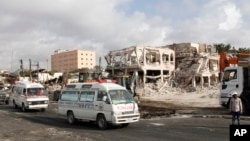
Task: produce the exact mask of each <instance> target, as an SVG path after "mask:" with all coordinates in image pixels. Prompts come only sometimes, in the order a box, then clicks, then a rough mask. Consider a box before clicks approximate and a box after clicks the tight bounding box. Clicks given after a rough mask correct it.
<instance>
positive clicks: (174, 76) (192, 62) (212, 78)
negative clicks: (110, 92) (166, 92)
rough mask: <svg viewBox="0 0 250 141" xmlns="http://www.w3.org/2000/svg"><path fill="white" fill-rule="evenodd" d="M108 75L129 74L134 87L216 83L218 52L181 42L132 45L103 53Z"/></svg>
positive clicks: (206, 47) (207, 47)
mask: <svg viewBox="0 0 250 141" xmlns="http://www.w3.org/2000/svg"><path fill="white" fill-rule="evenodd" d="M105 59H106V62H107V67H106V71H107V72H108V73H109V74H110V75H111V76H114V75H129V76H131V79H132V80H131V82H135V85H136V86H137V87H141V88H143V87H145V85H146V84H147V83H155V82H157V81H160V82H161V83H165V84H169V85H170V86H172V87H181V88H185V87H187V86H190V85H191V86H192V87H196V86H197V85H201V87H203V86H204V85H205V84H206V85H207V86H210V85H211V84H214V83H217V82H218V77H219V76H218V74H219V55H218V53H217V51H216V49H215V48H214V47H213V46H211V45H206V44H197V43H181V44H172V45H166V46H160V47H149V46H147V47H143V46H132V47H128V48H124V49H121V50H115V51H110V52H109V53H108V54H107V55H106V56H105Z"/></svg>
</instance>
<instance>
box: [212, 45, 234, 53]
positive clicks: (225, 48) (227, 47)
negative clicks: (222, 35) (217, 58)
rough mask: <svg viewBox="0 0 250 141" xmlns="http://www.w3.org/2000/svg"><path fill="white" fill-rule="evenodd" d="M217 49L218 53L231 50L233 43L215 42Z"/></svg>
mask: <svg viewBox="0 0 250 141" xmlns="http://www.w3.org/2000/svg"><path fill="white" fill-rule="evenodd" d="M214 46H215V48H216V50H217V51H218V53H219V54H220V53H222V52H229V51H230V49H231V45H230V44H226V45H225V44H223V43H220V44H214Z"/></svg>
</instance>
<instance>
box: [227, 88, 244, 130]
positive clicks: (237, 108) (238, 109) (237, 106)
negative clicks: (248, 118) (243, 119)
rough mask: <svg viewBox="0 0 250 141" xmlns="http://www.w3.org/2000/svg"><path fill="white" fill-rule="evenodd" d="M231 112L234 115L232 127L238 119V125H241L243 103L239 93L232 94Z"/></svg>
mask: <svg viewBox="0 0 250 141" xmlns="http://www.w3.org/2000/svg"><path fill="white" fill-rule="evenodd" d="M229 106H230V112H231V113H232V125H235V120H236V119H237V122H238V125H240V114H241V113H242V102H241V99H240V98H239V97H238V93H237V92H233V93H232V98H231V100H230V105H229Z"/></svg>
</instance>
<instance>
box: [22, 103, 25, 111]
mask: <svg viewBox="0 0 250 141" xmlns="http://www.w3.org/2000/svg"><path fill="white" fill-rule="evenodd" d="M22 111H23V112H25V111H26V108H25V105H24V104H22Z"/></svg>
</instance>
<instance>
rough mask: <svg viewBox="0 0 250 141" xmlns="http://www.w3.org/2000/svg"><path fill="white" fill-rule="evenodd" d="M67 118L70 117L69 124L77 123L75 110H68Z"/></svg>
mask: <svg viewBox="0 0 250 141" xmlns="http://www.w3.org/2000/svg"><path fill="white" fill-rule="evenodd" d="M67 119H68V123H69V124H75V122H76V119H75V116H74V114H73V112H71V111H69V112H68V114H67Z"/></svg>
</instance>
